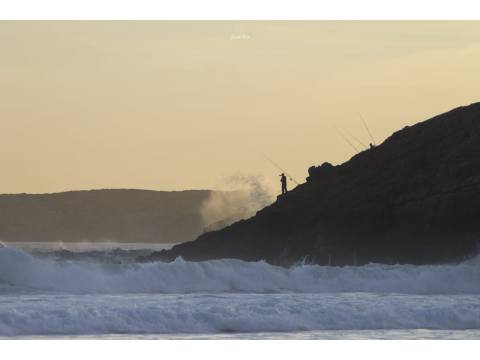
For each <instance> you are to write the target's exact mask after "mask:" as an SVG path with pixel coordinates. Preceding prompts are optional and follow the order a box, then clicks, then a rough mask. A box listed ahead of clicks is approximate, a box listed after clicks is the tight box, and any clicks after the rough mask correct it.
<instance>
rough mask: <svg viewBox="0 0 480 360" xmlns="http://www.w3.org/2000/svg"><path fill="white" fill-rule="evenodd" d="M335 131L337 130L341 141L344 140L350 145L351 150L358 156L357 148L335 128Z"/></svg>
mask: <svg viewBox="0 0 480 360" xmlns="http://www.w3.org/2000/svg"><path fill="white" fill-rule="evenodd" d="M335 130H337V133H338V134H339V135H340V136H341V137H342V138H343V140H345V141H346V142H347V143H348V145H350V146H351V147H352V149H353V150H355V153H356V154H358V153H359V150H358V149H357V147H356V146H355V145H353V144H352V142H351V141H350V140H348V138H347V137H346V136H345V135H344V134H343V133H342V132H341V131H340V130H339V129H338V128H337V127H335Z"/></svg>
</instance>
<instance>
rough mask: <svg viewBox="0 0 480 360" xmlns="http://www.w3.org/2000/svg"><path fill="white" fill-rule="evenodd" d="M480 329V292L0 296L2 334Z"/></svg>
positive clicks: (0, 330) (0, 331)
mask: <svg viewBox="0 0 480 360" xmlns="http://www.w3.org/2000/svg"><path fill="white" fill-rule="evenodd" d="M368 329H443V330H445V329H452V330H461V329H480V305H479V301H478V296H476V295H453V296H452V295H411V294H390V295H379V294H368V293H349V294H215V295H211V294H181V295H165V294H123V295H121V296H120V295H98V294H96V295H92V294H88V295H71V294H67V295H65V294H64V295H53V294H48V295H21V296H15V297H8V296H6V297H0V336H15V335H16V336H18V335H34V334H44V335H45V334H50V335H52V334H57V335H60V334H178V333H191V334H215V333H226V332H228V333H232V332H235V333H245V332H297V331H314V330H368Z"/></svg>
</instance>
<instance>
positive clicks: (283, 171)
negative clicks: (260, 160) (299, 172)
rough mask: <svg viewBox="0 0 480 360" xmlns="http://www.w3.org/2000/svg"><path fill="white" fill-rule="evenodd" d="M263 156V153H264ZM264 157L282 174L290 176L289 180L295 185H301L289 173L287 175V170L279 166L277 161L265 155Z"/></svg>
mask: <svg viewBox="0 0 480 360" xmlns="http://www.w3.org/2000/svg"><path fill="white" fill-rule="evenodd" d="M262 154H263V153H262ZM263 157H264V158H265V159H267V160H268V161H269V162H270V163H271V164H272V165H273V166H275V167H276V168H277V169H278V170H280V171H281V172H282V173H284V174H285V175H287V176H288V178H289V179H290V180H291V181H293V182H294V183H295V184H297V185H300V184H299V183H298V181H297V180H295V179H294V178H293V177H292V176H290V174H289V173H287V172H286V171H285V170H283V169H282V168H281V167H280V165H278V164H277V163H276V162H275V161H273V160H272V159H270V158H269V157H268V156H267V155H265V154H263Z"/></svg>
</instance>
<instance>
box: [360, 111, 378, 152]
mask: <svg viewBox="0 0 480 360" xmlns="http://www.w3.org/2000/svg"><path fill="white" fill-rule="evenodd" d="M359 115H360V119H361V120H362V122H363V126H365V129H367V132H368V136H370V140H372V144H373V145H375V146H377V143H376V142H375V139H374V138H373V136H372V133H371V132H370V129H369V128H368V126H367V122H366V121H365V119H364V118H363V116H362V114H359Z"/></svg>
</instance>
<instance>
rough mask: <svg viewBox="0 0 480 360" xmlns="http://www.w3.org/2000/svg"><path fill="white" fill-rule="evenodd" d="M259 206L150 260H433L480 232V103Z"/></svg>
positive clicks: (409, 130)
mask: <svg viewBox="0 0 480 360" xmlns="http://www.w3.org/2000/svg"><path fill="white" fill-rule="evenodd" d="M309 174H310V176H309V177H308V178H307V182H306V183H304V184H301V185H300V186H298V187H297V188H295V189H294V190H293V191H291V192H289V193H288V194H287V195H286V196H282V197H279V198H278V200H277V201H276V202H275V203H273V204H272V205H271V206H268V207H266V208H264V209H262V210H261V211H259V212H258V213H257V214H256V216H254V217H252V218H250V219H248V220H243V221H240V222H237V223H234V224H233V225H231V226H229V227H227V228H225V229H222V230H219V231H214V232H209V233H206V234H203V235H201V236H200V237H199V238H198V239H197V240H195V241H192V242H187V243H183V244H180V245H177V246H175V247H173V248H172V249H171V250H169V251H162V252H158V253H155V254H153V255H152V256H150V257H148V258H144V259H143V260H144V261H151V260H166V261H170V260H173V259H174V258H176V257H178V256H182V257H183V258H184V259H187V260H207V259H219V258H238V259H243V260H248V261H256V260H266V261H268V262H271V263H274V264H281V265H289V264H292V263H295V262H297V261H301V260H302V259H305V258H306V260H307V261H311V262H314V263H319V264H332V265H345V264H358V265H361V264H365V263H368V262H382V263H415V264H428V263H438V262H446V261H455V260H458V259H461V258H463V257H465V256H469V255H471V254H473V253H474V252H475V251H476V250H477V246H478V245H477V244H478V243H479V241H480V103H475V104H472V105H470V106H466V107H460V108H457V109H454V110H452V111H450V112H447V113H445V114H442V115H439V116H436V117H434V118H432V119H430V120H427V121H424V122H421V123H418V124H416V125H414V126H411V127H406V128H404V129H402V130H400V131H397V132H395V133H394V134H393V135H392V136H390V137H389V138H388V139H386V140H385V141H384V142H383V143H382V144H381V145H379V146H377V147H375V148H373V149H369V150H366V151H363V152H361V153H359V154H357V155H355V156H354V157H353V158H352V159H350V160H349V161H347V162H345V163H344V164H341V165H338V166H331V165H330V164H328V163H325V164H324V165H322V166H319V167H312V168H310V169H309Z"/></svg>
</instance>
